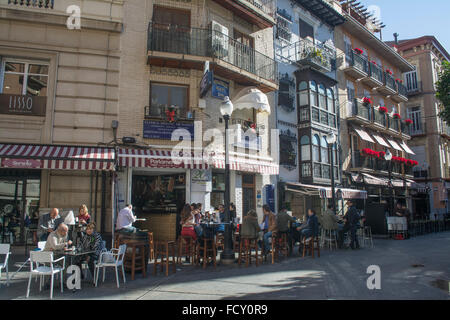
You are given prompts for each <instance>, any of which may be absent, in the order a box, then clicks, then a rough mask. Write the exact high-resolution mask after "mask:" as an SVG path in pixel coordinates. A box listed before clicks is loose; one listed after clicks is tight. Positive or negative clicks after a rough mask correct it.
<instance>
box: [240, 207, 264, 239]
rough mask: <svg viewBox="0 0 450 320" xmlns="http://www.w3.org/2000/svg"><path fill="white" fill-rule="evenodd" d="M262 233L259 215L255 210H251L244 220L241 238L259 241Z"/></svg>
mask: <svg viewBox="0 0 450 320" xmlns="http://www.w3.org/2000/svg"><path fill="white" fill-rule="evenodd" d="M260 231H261V228H260V227H259V224H258V215H257V214H256V211H255V210H250V211H249V212H248V213H247V215H246V216H245V217H244V219H243V220H242V225H241V232H240V236H241V238H242V239H257V238H258V233H259V232H260Z"/></svg>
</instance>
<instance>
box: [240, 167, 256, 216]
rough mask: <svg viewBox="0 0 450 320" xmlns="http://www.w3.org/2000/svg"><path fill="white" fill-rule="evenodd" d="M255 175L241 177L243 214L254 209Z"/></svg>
mask: <svg viewBox="0 0 450 320" xmlns="http://www.w3.org/2000/svg"><path fill="white" fill-rule="evenodd" d="M255 197H256V194H255V175H253V174H243V175H242V207H243V208H242V209H243V212H244V214H246V213H247V212H249V211H250V210H255V209H256V199H255Z"/></svg>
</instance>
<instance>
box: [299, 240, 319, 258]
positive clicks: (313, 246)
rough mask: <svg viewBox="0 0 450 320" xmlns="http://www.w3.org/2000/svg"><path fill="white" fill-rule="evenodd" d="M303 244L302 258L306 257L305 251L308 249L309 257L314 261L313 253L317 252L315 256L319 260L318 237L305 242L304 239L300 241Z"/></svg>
mask: <svg viewBox="0 0 450 320" xmlns="http://www.w3.org/2000/svg"><path fill="white" fill-rule="evenodd" d="M302 244H303V258H304V257H305V256H306V250H307V249H309V252H310V255H311V256H312V258H313V259H314V251H316V250H317V256H318V257H319V258H320V240H319V237H317V236H314V237H311V239H310V240H309V241H308V242H306V238H305V239H303V240H302Z"/></svg>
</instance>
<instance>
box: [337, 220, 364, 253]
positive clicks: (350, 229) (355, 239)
mask: <svg viewBox="0 0 450 320" xmlns="http://www.w3.org/2000/svg"><path fill="white" fill-rule="evenodd" d="M357 230H358V227H357V226H351V225H348V224H346V225H344V228H342V230H339V233H338V246H339V247H340V248H342V246H343V245H344V235H345V234H346V233H348V232H350V247H352V248H354V247H355V245H356V246H357V247H359V242H358V237H357V236H356V232H357Z"/></svg>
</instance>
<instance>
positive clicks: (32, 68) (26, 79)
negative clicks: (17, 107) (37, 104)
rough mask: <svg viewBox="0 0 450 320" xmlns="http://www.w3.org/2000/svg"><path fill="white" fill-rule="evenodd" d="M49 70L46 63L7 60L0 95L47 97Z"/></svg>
mask: <svg viewBox="0 0 450 320" xmlns="http://www.w3.org/2000/svg"><path fill="white" fill-rule="evenodd" d="M48 69H49V66H48V64H45V63H40V62H31V61H20V60H14V59H5V60H3V63H2V68H1V70H3V73H2V74H3V76H2V77H1V79H0V84H1V87H0V89H1V92H0V93H3V94H11V95H27V96H38V97H46V96H47V83H48Z"/></svg>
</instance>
